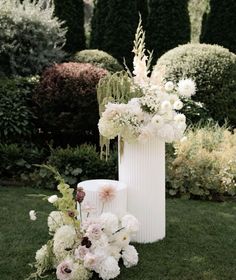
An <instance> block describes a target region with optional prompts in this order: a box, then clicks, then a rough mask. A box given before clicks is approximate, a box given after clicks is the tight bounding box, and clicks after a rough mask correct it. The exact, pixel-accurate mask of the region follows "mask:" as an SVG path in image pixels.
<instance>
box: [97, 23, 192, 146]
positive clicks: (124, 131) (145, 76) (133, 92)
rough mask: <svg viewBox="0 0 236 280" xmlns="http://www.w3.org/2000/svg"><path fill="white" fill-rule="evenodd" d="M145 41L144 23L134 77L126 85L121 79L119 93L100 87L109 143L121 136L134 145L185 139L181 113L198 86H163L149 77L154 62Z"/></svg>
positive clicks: (102, 130) (103, 123) (136, 44)
mask: <svg viewBox="0 0 236 280" xmlns="http://www.w3.org/2000/svg"><path fill="white" fill-rule="evenodd" d="M144 40H145V33H144V32H143V30H142V26H141V22H140V24H139V27H138V29H137V33H136V39H135V42H134V50H133V52H134V54H135V56H134V62H133V64H134V71H133V76H132V75H131V73H130V76H129V80H128V81H127V79H128V78H126V80H125V82H124V78H123V77H124V76H123V77H122V75H121V79H120V85H118V86H117V87H116V90H117V92H114V91H115V90H114V91H113V92H112V90H110V89H108V90H107V94H104V88H105V90H106V87H105V86H104V84H103V82H100V84H99V87H100V88H98V100H99V103H100V105H101V106H100V115H101V118H100V120H99V124H98V127H99V131H100V134H101V135H102V136H103V137H105V138H106V139H113V138H115V137H116V136H120V137H121V138H123V140H124V141H127V142H129V143H130V142H134V141H141V142H145V141H147V140H148V139H151V138H153V137H158V138H160V139H162V140H163V141H166V142H172V141H175V140H179V139H181V138H182V137H183V133H184V131H185V129H186V118H185V116H184V115H183V114H181V113H180V112H179V110H181V109H182V107H183V102H182V101H183V100H185V99H187V98H190V97H191V96H192V95H193V94H195V90H196V88H195V83H194V81H192V80H191V79H184V80H180V81H179V82H178V83H177V84H174V83H172V82H171V81H168V82H167V83H166V84H165V85H163V84H161V83H159V82H158V81H157V80H158V79H157V78H156V77H153V76H152V75H151V77H149V74H150V71H149V65H150V59H149V58H148V56H147V55H146V54H145V43H144ZM124 75H125V74H124ZM116 77H117V76H116ZM112 82H113V77H112V76H111V78H110V80H109V79H108V80H107V78H106V79H105V80H104V83H106V84H107V85H108V86H110V84H111V83H112ZM118 83H119V82H118ZM122 88H123V91H122ZM99 94H100V96H99ZM109 94H110V96H109ZM129 97H130V98H129Z"/></svg>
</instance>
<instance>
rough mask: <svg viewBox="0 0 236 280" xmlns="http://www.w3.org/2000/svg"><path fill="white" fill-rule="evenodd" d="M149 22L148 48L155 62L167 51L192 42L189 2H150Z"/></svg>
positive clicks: (147, 30)
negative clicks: (152, 51)
mask: <svg viewBox="0 0 236 280" xmlns="http://www.w3.org/2000/svg"><path fill="white" fill-rule="evenodd" d="M149 7H150V13H149V17H148V21H147V28H146V32H147V47H148V49H149V50H154V53H153V54H154V61H155V60H156V59H157V57H160V56H161V55H162V54H164V53H165V52H166V51H168V50H170V49H172V48H174V47H177V46H178V45H180V44H185V43H188V42H189V41H190V19H189V14H188V1H187V0H182V1H179V0H171V1H163V0H150V1H149Z"/></svg>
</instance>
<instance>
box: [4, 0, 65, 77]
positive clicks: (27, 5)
mask: <svg viewBox="0 0 236 280" xmlns="http://www.w3.org/2000/svg"><path fill="white" fill-rule="evenodd" d="M53 13H54V6H53V5H52V4H51V1H47V2H45V1H44V0H38V1H36V0H34V1H30V0H24V1H23V2H22V3H21V2H20V0H10V1H8V0H1V1H0V42H1V44H0V73H2V74H4V73H5V74H7V75H9V74H17V75H22V76H27V75H32V74H37V73H40V72H41V71H42V70H43V68H44V67H45V66H48V65H50V64H53V63H54V62H57V61H60V60H61V59H62V58H63V57H64V53H63V52H62V50H61V48H62V47H63V45H64V43H65V33H66V29H64V28H62V26H61V25H62V23H61V22H59V21H58V19H57V18H55V17H54V16H53Z"/></svg>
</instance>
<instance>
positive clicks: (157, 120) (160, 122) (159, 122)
mask: <svg viewBox="0 0 236 280" xmlns="http://www.w3.org/2000/svg"><path fill="white" fill-rule="evenodd" d="M151 122H152V124H154V125H157V126H158V127H161V126H162V125H163V124H164V120H163V117H162V116H160V115H155V116H154V117H153V118H152V120H151Z"/></svg>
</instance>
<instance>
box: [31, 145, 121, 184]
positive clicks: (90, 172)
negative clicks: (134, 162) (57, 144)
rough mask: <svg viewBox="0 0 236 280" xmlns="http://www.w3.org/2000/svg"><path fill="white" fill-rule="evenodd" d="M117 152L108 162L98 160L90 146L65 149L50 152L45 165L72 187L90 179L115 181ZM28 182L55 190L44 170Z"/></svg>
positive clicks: (48, 174) (36, 173) (98, 156)
mask: <svg viewBox="0 0 236 280" xmlns="http://www.w3.org/2000/svg"><path fill="white" fill-rule="evenodd" d="M117 163H118V159H117V152H113V153H111V156H110V158H109V159H108V161H104V160H101V159H100V153H99V152H97V151H96V148H95V147H94V146H91V145H86V144H84V145H81V146H80V147H75V148H71V147H67V148H65V149H62V148H58V149H55V150H52V152H51V155H50V157H49V158H48V161H47V163H46V164H47V165H51V166H53V167H55V168H56V169H57V170H58V171H59V173H60V174H61V175H62V177H63V178H64V179H65V181H66V182H67V183H68V184H70V185H72V186H76V184H77V183H78V182H80V181H83V180H90V179H104V178H106V179H114V180H116V179H117V172H118V171H117V170H118V167H117ZM30 180H32V181H33V182H34V183H33V185H37V186H40V187H45V188H55V187H56V186H55V180H54V178H53V175H52V174H51V173H50V172H49V171H48V170H46V169H40V171H39V172H38V171H36V172H34V173H32V174H31V176H30Z"/></svg>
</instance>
